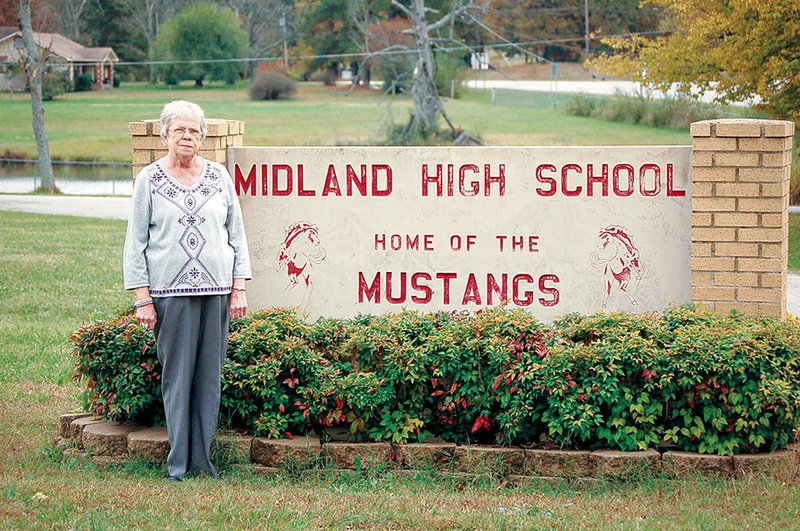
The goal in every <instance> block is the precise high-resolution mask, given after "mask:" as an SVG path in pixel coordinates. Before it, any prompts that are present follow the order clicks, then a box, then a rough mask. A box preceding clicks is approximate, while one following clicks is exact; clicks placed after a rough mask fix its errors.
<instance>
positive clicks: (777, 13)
mask: <svg viewBox="0 0 800 531" xmlns="http://www.w3.org/2000/svg"><path fill="white" fill-rule="evenodd" d="M643 3H646V4H649V5H655V6H658V7H661V8H663V9H664V10H665V11H666V12H667V14H668V15H669V16H671V17H672V20H673V22H674V27H675V28H676V31H675V32H674V33H671V34H669V35H668V36H663V37H659V38H655V39H648V38H643V37H635V38H631V39H609V40H607V41H606V43H607V44H608V45H610V46H611V47H612V48H613V49H614V51H615V52H616V54H615V55H603V56H601V57H599V58H598V59H596V60H594V61H591V62H590V64H591V66H592V67H594V68H596V69H598V70H600V71H605V72H608V73H611V74H616V75H622V76H627V77H631V78H633V79H635V80H637V81H641V82H642V83H645V84H647V85H650V86H653V87H655V88H659V89H664V88H667V87H669V86H676V87H677V88H678V89H679V90H681V91H682V92H685V93H687V94H691V93H695V94H696V93H698V92H699V91H708V90H713V91H715V92H716V93H717V94H718V100H719V101H720V102H730V101H742V100H746V99H748V98H753V97H757V98H760V100H761V101H762V102H763V103H762V104H761V107H762V108H763V109H764V110H765V111H767V112H768V113H769V114H770V115H771V116H774V117H777V118H789V119H793V120H794V121H800V2H798V1H797V0H706V1H704V2H697V1H696V0H643Z"/></svg>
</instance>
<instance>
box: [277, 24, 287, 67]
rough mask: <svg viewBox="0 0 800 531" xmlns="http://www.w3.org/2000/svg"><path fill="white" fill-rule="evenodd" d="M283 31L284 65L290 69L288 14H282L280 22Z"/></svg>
mask: <svg viewBox="0 0 800 531" xmlns="http://www.w3.org/2000/svg"><path fill="white" fill-rule="evenodd" d="M278 23H279V24H280V26H281V31H282V32H283V67H284V68H285V69H286V71H287V72H288V71H289V44H288V43H287V41H286V15H285V14H281V19H280V21H279V22H278Z"/></svg>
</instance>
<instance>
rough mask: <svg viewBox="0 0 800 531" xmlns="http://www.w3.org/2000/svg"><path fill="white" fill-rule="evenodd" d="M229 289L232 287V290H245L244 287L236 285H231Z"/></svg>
mask: <svg viewBox="0 0 800 531" xmlns="http://www.w3.org/2000/svg"><path fill="white" fill-rule="evenodd" d="M231 289H232V290H233V291H247V290H246V289H245V288H240V287H238V286H233V287H232V288H231Z"/></svg>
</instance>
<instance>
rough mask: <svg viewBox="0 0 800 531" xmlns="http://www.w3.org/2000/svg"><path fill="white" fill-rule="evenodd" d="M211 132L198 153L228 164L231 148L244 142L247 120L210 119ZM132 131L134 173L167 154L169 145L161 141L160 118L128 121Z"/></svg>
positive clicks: (208, 122) (129, 129)
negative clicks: (245, 122) (229, 149)
mask: <svg viewBox="0 0 800 531" xmlns="http://www.w3.org/2000/svg"><path fill="white" fill-rule="evenodd" d="M206 124H207V125H208V134H207V135H206V138H205V140H203V144H202V145H201V146H200V153H199V155H200V156H201V157H203V158H206V159H208V160H213V161H215V162H219V163H220V164H222V165H227V164H228V148H229V147H232V146H236V147H238V146H241V145H242V140H243V138H244V122H241V121H239V120H216V119H207V120H206ZM128 131H129V132H130V134H131V149H132V155H131V161H132V162H133V168H132V170H133V177H134V178H136V174H137V173H139V172H140V171H141V170H142V168H144V167H145V166H147V165H148V164H150V163H151V162H155V161H156V160H158V159H160V158H161V157H163V156H164V155H166V154H167V147H166V146H165V145H164V143H163V142H162V141H161V127H160V125H159V121H158V120H144V121H141V122H130V123H128Z"/></svg>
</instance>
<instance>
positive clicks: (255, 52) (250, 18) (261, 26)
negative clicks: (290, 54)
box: [226, 0, 296, 75]
mask: <svg viewBox="0 0 800 531" xmlns="http://www.w3.org/2000/svg"><path fill="white" fill-rule="evenodd" d="M226 3H227V5H228V6H229V7H230V8H231V9H233V11H234V13H236V15H237V16H238V17H239V19H240V20H241V21H242V27H243V28H244V31H245V33H247V37H248V40H249V42H250V54H251V55H252V56H253V57H262V56H264V55H266V54H267V53H269V52H270V51H271V50H274V49H278V47H279V46H280V49H281V52H283V49H284V48H283V46H284V41H286V42H285V44H286V47H287V48H288V45H289V42H288V41H289V40H290V36H291V35H292V33H293V31H292V28H294V26H295V25H296V20H295V16H294V2H293V1H289V0H227V2H226ZM281 20H282V21H283V26H281ZM255 66H256V65H247V71H248V75H252V73H253V72H254V71H255Z"/></svg>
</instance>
